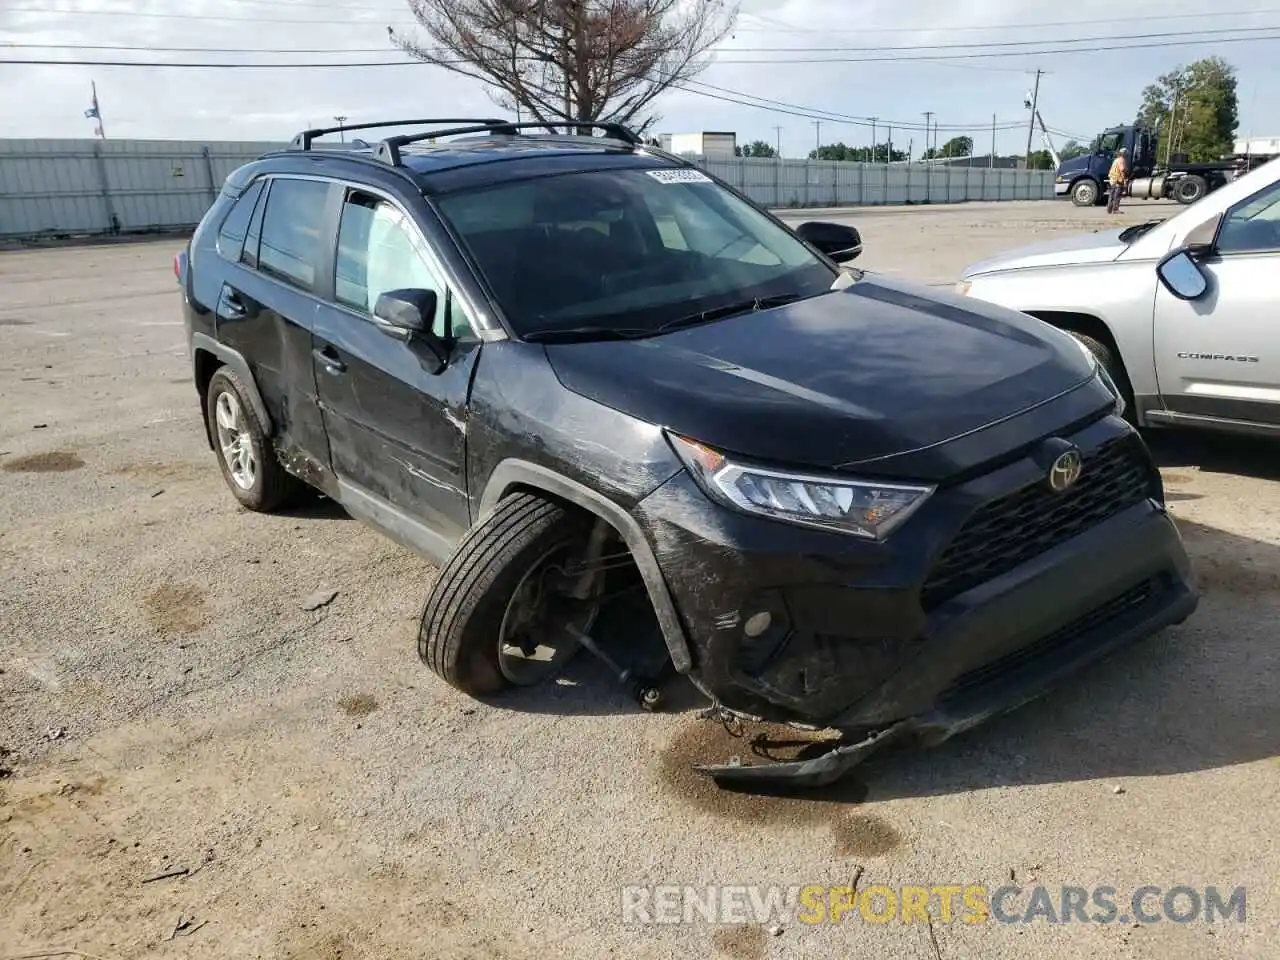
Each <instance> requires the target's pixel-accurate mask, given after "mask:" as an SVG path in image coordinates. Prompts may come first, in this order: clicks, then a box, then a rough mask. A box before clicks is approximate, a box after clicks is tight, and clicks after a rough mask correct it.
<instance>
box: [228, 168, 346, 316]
mask: <svg viewBox="0 0 1280 960" xmlns="http://www.w3.org/2000/svg"><path fill="white" fill-rule="evenodd" d="M328 193H329V185H328V184H326V183H321V182H319V181H317V180H288V179H284V178H277V179H276V180H275V181H273V182H272V184H271V192H270V193H269V194H268V195H267V208H266V212H265V213H264V215H263V218H262V237H261V241H260V244H259V248H258V269H259V270H261V271H262V272H263V273H265V274H268V275H270V276H272V277H275V278H276V279H277V280H283V281H284V282H285V283H289V284H292V285H293V286H295V287H298V288H300V289H302V290H306V291H308V292H311V291H313V290H314V288H315V280H316V264H317V263H319V262H320V257H321V248H322V247H323V246H324V245H325V244H324V242H323V238H322V228H323V223H324V205H325V199H326V197H327V196H328ZM246 252H247V251H246Z"/></svg>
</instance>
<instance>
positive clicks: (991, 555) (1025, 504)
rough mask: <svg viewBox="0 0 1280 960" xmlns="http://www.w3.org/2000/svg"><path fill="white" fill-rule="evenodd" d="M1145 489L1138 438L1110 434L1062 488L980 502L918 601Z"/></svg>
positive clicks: (1060, 539) (972, 583)
mask: <svg viewBox="0 0 1280 960" xmlns="http://www.w3.org/2000/svg"><path fill="white" fill-rule="evenodd" d="M1151 493H1152V488H1151V467H1150V465H1149V463H1148V461H1147V457H1146V455H1145V454H1144V452H1143V450H1142V447H1141V445H1140V443H1139V442H1138V441H1137V439H1136V438H1135V437H1133V436H1124V437H1117V438H1115V439H1114V440H1109V441H1107V442H1106V443H1104V444H1103V445H1102V446H1100V447H1099V448H1098V449H1097V450H1094V451H1093V452H1092V453H1089V454H1087V455H1086V456H1085V457H1084V468H1083V470H1082V471H1081V473H1080V479H1079V480H1077V481H1076V485H1075V486H1074V487H1072V488H1071V489H1070V490H1067V491H1066V492H1065V493H1054V492H1053V491H1052V490H1050V489H1049V486H1048V484H1047V483H1045V482H1044V481H1043V480H1040V481H1037V482H1036V483H1033V484H1030V485H1028V486H1025V487H1023V488H1022V489H1021V490H1017V491H1014V492H1013V493H1010V494H1006V495H1005V496H1003V497H1000V498H999V499H997V500H992V501H991V502H990V503H987V504H985V505H983V506H982V507H980V508H979V509H978V510H977V512H975V513H974V514H973V515H972V516H971V517H970V518H969V519H968V520H967V521H966V522H965V524H964V526H963V527H962V528H961V529H960V532H959V533H958V534H956V536H955V539H953V540H952V541H951V543H950V544H949V545H948V546H947V548H946V550H944V551H943V552H942V556H941V557H940V558H939V560H938V562H937V563H936V564H935V565H934V568H933V571H932V572H931V573H930V574H929V577H928V579H927V580H925V583H924V589H923V592H922V594H921V602H922V603H923V605H924V608H925V610H931V609H933V608H934V607H936V606H937V605H938V604H940V603H943V602H945V601H946V600H949V599H951V598H952V597H954V596H956V595H957V594H961V593H964V591H966V590H969V589H971V588H973V587H976V586H978V584H981V583H986V582H987V581H988V580H991V579H992V578H994V577H998V576H1000V575H1001V574H1002V573H1007V572H1008V571H1010V570H1012V569H1013V568H1014V567H1016V566H1018V565H1019V564H1022V563H1026V562H1027V561H1028V560H1030V559H1031V558H1032V557H1035V556H1038V555H1039V554H1041V553H1044V552H1045V551H1046V550H1050V549H1052V548H1053V547H1056V546H1057V545H1058V544H1060V543H1065V542H1066V541H1067V540H1070V539H1071V538H1072V537H1074V536H1076V535H1077V534H1080V533H1083V532H1084V531H1085V530H1088V529H1089V528H1090V527H1092V526H1095V525H1096V524H1099V523H1101V522H1102V521H1104V520H1106V519H1108V518H1109V517H1112V516H1114V515H1115V514H1117V513H1119V512H1120V511H1121V510H1124V509H1126V508H1128V507H1131V506H1133V505H1134V504H1135V503H1141V502H1142V501H1143V500H1144V499H1145V498H1146V497H1148V496H1150V495H1151Z"/></svg>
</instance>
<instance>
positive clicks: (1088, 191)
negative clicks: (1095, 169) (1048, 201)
mask: <svg viewBox="0 0 1280 960" xmlns="http://www.w3.org/2000/svg"><path fill="white" fill-rule="evenodd" d="M1101 195H1102V194H1101V191H1100V190H1098V185H1097V184H1096V183H1094V182H1093V181H1092V180H1090V179H1089V178H1088V177H1085V178H1084V179H1083V180H1077V181H1076V182H1075V183H1073V184H1072V185H1071V202H1072V203H1074V204H1075V205H1076V206H1077V207H1092V206H1094V205H1095V204H1097V202H1098V197H1100V196H1101Z"/></svg>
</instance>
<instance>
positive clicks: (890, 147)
mask: <svg viewBox="0 0 1280 960" xmlns="http://www.w3.org/2000/svg"><path fill="white" fill-rule="evenodd" d="M885 153H886V156H885V158H884V162H885V163H893V127H890V128H889V145H888V148H887V150H886V151H885Z"/></svg>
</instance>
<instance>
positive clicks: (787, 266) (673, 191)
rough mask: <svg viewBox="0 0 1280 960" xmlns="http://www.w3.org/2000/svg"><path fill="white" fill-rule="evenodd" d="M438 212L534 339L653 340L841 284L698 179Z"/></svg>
mask: <svg viewBox="0 0 1280 960" xmlns="http://www.w3.org/2000/svg"><path fill="white" fill-rule="evenodd" d="M438 206H439V209H440V212H441V214H442V215H443V216H444V218H445V219H446V220H447V221H448V222H449V224H450V226H451V227H452V228H453V229H454V231H455V232H456V233H457V234H458V235H459V236H460V238H461V240H462V242H463V244H464V245H465V247H466V248H467V250H468V251H469V252H470V254H471V256H472V258H473V259H474V261H475V263H476V265H477V266H478V267H479V269H480V272H481V274H483V276H484V279H485V280H486V281H487V283H488V284H489V287H490V289H491V290H492V291H493V294H494V296H495V297H496V298H497V300H498V303H499V304H500V306H501V307H502V309H503V312H504V313H505V314H506V316H507V318H508V320H509V322H510V323H511V325H512V326H513V327H514V328H515V332H516V333H517V334H518V335H519V336H522V337H532V338H534V339H546V338H550V337H553V336H555V335H556V334H557V332H559V333H562V334H567V333H570V332H572V333H573V334H575V335H579V336H582V337H583V338H587V339H589V338H590V337H591V334H592V333H593V332H594V333H598V334H600V335H601V336H609V335H613V334H623V333H625V335H628V336H644V335H646V334H650V333H656V332H658V331H659V328H663V329H670V328H672V327H674V326H678V325H680V324H681V323H682V322H684V321H688V320H690V319H691V318H694V319H695V322H696V318H697V317H698V316H699V315H701V314H704V313H705V314H707V317H706V318H705V319H706V320H707V321H710V320H713V319H718V318H720V317H722V316H724V315H725V313H726V312H727V313H729V314H732V313H733V312H734V311H733V310H732V305H733V304H736V303H744V304H745V306H744V309H751V306H752V303H753V301H754V302H756V303H757V304H767V303H768V302H772V301H777V302H780V301H781V300H785V299H803V298H805V297H811V296H816V295H818V294H820V293H823V292H825V291H827V290H829V289H830V288H831V285H832V282H833V281H834V280H835V279H836V276H837V274H836V272H835V271H833V270H832V268H831V267H830V266H829V265H828V264H827V263H825V262H823V261H822V260H820V259H819V258H817V257H815V256H814V255H813V253H811V252H810V250H809V249H808V248H807V247H806V246H805V245H804V244H802V243H801V242H800V241H799V240H798V239H797V238H796V237H795V235H794V234H792V233H791V232H790V231H788V230H786V229H785V228H783V227H780V226H779V225H778V224H777V223H775V222H774V221H773V220H771V219H770V218H769V217H767V216H765V215H764V214H762V213H761V212H760V211H759V210H757V209H756V208H755V207H753V206H752V205H751V204H749V203H746V202H745V201H743V200H741V199H739V198H738V197H737V196H735V195H734V194H732V193H731V192H729V191H728V190H725V189H724V188H723V187H721V186H720V185H719V184H717V183H716V182H715V181H714V180H712V179H711V178H710V177H708V176H706V175H705V174H703V173H701V172H699V171H697V170H693V169H687V168H671V167H665V168H661V169H625V170H607V171H591V172H582V173H568V174H561V175H557V176H550V177H540V178H537V179H532V180H523V181H517V182H513V183H507V184H503V185H501V186H495V187H485V188H481V189H476V190H468V191H462V192H458V193H455V194H450V195H447V196H445V197H442V198H440V199H439V201H438ZM726 308H729V309H728V310H727V311H726Z"/></svg>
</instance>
